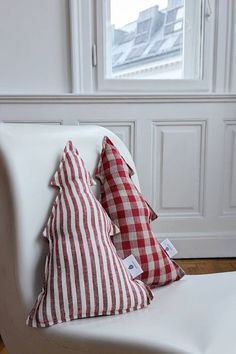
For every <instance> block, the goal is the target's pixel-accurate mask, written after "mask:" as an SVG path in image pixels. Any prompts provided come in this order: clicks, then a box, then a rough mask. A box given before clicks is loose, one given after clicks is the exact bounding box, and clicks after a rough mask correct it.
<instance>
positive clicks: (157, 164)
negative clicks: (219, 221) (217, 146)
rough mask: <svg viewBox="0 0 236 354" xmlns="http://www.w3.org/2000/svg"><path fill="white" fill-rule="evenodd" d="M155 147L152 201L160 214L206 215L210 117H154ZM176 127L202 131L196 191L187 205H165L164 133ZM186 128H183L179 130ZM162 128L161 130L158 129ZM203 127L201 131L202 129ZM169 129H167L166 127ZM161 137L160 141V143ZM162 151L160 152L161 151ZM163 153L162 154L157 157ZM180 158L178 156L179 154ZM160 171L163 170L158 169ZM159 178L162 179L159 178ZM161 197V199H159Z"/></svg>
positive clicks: (196, 131)
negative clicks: (207, 148) (182, 118)
mask: <svg viewBox="0 0 236 354" xmlns="http://www.w3.org/2000/svg"><path fill="white" fill-rule="evenodd" d="M152 124H153V151H152V166H153V170H152V191H153V200H152V205H153V206H154V207H155V208H156V209H157V210H158V211H159V215H160V216H162V217H168V218H169V217H175V218H179V217H181V218H183V217H185V218H189V217H190V218H193V217H202V216H204V209H205V205H204V200H205V196H204V193H205V164H206V150H205V146H206V128H207V121H206V120H200V119H199V120H197V121H193V120H187V121H183V120H180V119H178V120H168V121H153V122H152ZM169 127H170V128H176V131H175V130H173V131H172V134H173V133H176V134H178V133H184V132H185V130H186V132H188V133H193V132H194V130H192V131H190V130H189V129H190V128H192V129H193V128H195V134H198V136H197V138H198V142H199V145H198V151H194V152H196V154H197V155H196V157H197V159H196V165H195V170H196V175H195V179H194V180H193V184H194V185H193V187H194V188H197V189H196V190H194V191H193V192H194V193H193V200H192V205H191V206H190V205H189V206H183V205H178V206H175V207H171V206H165V205H164V204H163V202H164V199H163V188H164V187H163V176H162V173H163V171H164V163H165V161H164V159H163V158H164V155H163V154H164V133H165V128H169ZM179 128H182V129H183V131H181V130H179ZM158 130H159V133H158ZM198 130H199V132H198ZM166 133H167V131H166ZM158 138H159V144H158ZM158 152H159V153H160V155H158ZM157 156H159V158H157ZM175 158H176V157H175ZM158 171H159V172H158ZM156 180H158V182H155V181H156ZM157 200H159V202H157Z"/></svg>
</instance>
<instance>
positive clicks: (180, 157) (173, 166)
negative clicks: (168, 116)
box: [152, 121, 205, 217]
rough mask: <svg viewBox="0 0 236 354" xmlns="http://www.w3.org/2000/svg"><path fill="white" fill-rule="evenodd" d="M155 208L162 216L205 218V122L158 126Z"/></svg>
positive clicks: (155, 147)
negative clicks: (203, 216) (203, 212)
mask: <svg viewBox="0 0 236 354" xmlns="http://www.w3.org/2000/svg"><path fill="white" fill-rule="evenodd" d="M153 136H154V138H153V152H152V156H153V205H154V206H155V208H156V209H157V210H159V213H160V215H165V216H181V217H183V216H186V215H187V216H188V215H192V216H193V215H197V216H199V215H202V208H203V178H204V151H205V150H204V147H205V122H176V121H175V122H154V127H153Z"/></svg>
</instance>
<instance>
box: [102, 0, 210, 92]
mask: <svg viewBox="0 0 236 354" xmlns="http://www.w3.org/2000/svg"><path fill="white" fill-rule="evenodd" d="M209 1H210V0H208V2H209ZM205 7H206V1H205V0H129V1H127V0H97V20H98V21H97V39H98V42H97V49H98V68H97V74H98V89H99V90H105V91H106V90H109V91H110V90H114V91H116V90H124V91H142V90H144V88H145V90H146V91H156V92H158V91H159V92H160V91H163V92H164V91H165V90H168V91H170V89H172V90H173V91H183V88H184V90H185V91H187V90H188V89H190V90H207V85H208V83H209V82H208V76H209V75H210V72H208V69H209V68H210V62H211V60H212V55H213V54H212V53H213V48H212V44H211V45H209V41H210V38H211V39H212V37H211V36H212V35H213V25H214V23H213V21H209V19H208V22H207V18H206V16H205ZM206 22H207V23H206ZM211 43H213V41H212V40H211ZM206 48H207V50H206ZM209 70H210V69H209ZM168 82H169V83H168ZM170 85H171V86H170Z"/></svg>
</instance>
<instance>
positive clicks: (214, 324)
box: [0, 124, 236, 354]
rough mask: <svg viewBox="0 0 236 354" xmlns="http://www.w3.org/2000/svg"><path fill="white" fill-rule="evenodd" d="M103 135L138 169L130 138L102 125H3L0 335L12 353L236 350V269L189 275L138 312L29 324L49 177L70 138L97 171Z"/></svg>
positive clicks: (212, 353) (38, 280) (219, 353)
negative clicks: (36, 325) (44, 326)
mask: <svg viewBox="0 0 236 354" xmlns="http://www.w3.org/2000/svg"><path fill="white" fill-rule="evenodd" d="M104 135H108V136H110V137H111V139H112V140H113V141H114V142H115V144H116V145H117V146H118V148H119V149H120V150H121V152H122V154H123V155H124V157H125V158H126V159H127V160H128V162H129V164H130V165H131V166H132V167H133V168H134V163H133V161H132V158H131V156H130V154H129V152H128V151H127V149H126V147H125V146H124V144H123V143H122V142H121V141H120V140H119V138H118V137H116V136H115V135H114V134H113V133H111V132H110V131H107V130H106V129H104V128H101V127H95V126H83V127H68V126H49V125H44V126H43V125H42V126H38V125H25V124H24V125H15V124H12V125H6V124H1V125H0V287H1V288H0V333H1V335H2V337H3V340H4V342H5V344H6V347H7V349H8V351H9V354H69V353H76V354H77V353H78V354H151V353H152V354H154V353H155V354H164V353H165V354H172V353H173V354H187V353H188V354H235V353H236V325H235V319H236V272H230V273H222V274H213V275H204V276H185V277H184V278H183V279H182V280H181V281H179V282H176V283H174V284H171V285H169V286H165V287H163V288H159V289H155V290H154V294H155V299H154V301H153V302H152V304H151V305H150V306H149V307H148V308H146V309H143V310H139V311H135V312H133V313H128V314H124V315H117V316H111V317H98V318H90V319H83V320H76V321H72V322H69V323H66V324H60V325H55V326H52V327H50V328H47V329H32V328H29V327H27V326H26V325H25V320H26V317H27V314H28V312H29V310H30V309H31V307H32V305H33V303H34V301H35V298H36V296H37V294H38V293H39V291H40V289H41V285H42V279H43V270H44V260H45V255H46V252H47V243H46V241H45V240H44V239H43V238H42V237H41V230H42V227H43V225H44V223H45V221H46V220H47V216H48V213H49V211H50V207H51V205H52V202H53V199H54V197H55V193H56V191H55V189H53V188H51V187H49V180H50V177H51V176H52V174H53V172H54V171H55V169H56V167H57V163H58V162H59V159H60V155H61V153H62V149H63V147H64V145H65V143H66V142H67V141H68V140H69V139H71V140H72V141H73V142H74V143H75V145H76V146H77V147H78V149H79V152H80V154H81V156H82V158H83V159H84V160H85V162H86V166H87V167H88V169H89V170H90V171H91V173H92V174H93V173H94V171H95V166H96V163H97V161H98V155H99V152H100V150H101V145H102V138H103V136H104ZM134 182H135V183H136V184H137V186H139V185H138V178H137V174H135V176H134ZM97 192H98V190H95V193H97Z"/></svg>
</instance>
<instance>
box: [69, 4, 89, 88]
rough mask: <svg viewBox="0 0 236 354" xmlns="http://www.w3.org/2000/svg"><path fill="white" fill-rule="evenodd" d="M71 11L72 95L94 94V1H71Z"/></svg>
mask: <svg viewBox="0 0 236 354" xmlns="http://www.w3.org/2000/svg"><path fill="white" fill-rule="evenodd" d="M69 10H70V11H69V16H70V42H71V43H70V45H71V86H72V93H73V94H84V93H92V92H93V91H94V74H93V68H92V43H93V38H94V33H93V32H94V21H95V16H94V9H93V1H92V0H86V1H84V0H69Z"/></svg>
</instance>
